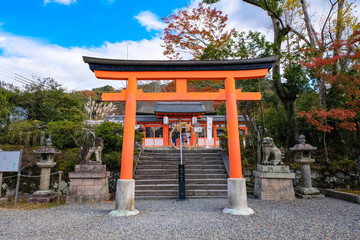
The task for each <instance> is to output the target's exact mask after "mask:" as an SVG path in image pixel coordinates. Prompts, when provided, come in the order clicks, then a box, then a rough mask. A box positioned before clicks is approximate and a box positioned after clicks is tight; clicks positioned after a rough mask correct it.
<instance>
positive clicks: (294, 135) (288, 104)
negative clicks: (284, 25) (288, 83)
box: [271, 16, 299, 147]
mask: <svg viewBox="0 0 360 240" xmlns="http://www.w3.org/2000/svg"><path fill="white" fill-rule="evenodd" d="M271 20H272V23H273V28H274V44H275V46H274V54H275V55H278V56H280V53H281V35H280V23H279V21H278V20H277V19H276V18H275V17H272V16H271ZM272 74H273V85H274V87H275V91H276V94H277V95H278V97H279V98H280V101H281V103H282V104H283V106H284V108H285V111H286V115H287V121H288V122H289V124H290V128H291V136H290V137H289V138H288V141H287V145H288V146H290V147H291V146H293V145H295V144H296V143H297V140H298V138H299V130H298V122H297V115H296V109H295V99H293V98H292V97H289V96H288V94H287V93H286V91H285V88H284V86H283V85H282V83H281V77H280V60H277V61H276V62H275V63H274V65H273V68H272Z"/></svg>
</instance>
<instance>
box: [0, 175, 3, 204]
mask: <svg viewBox="0 0 360 240" xmlns="http://www.w3.org/2000/svg"><path fill="white" fill-rule="evenodd" d="M2 180H3V172H0V198H1V190H2Z"/></svg>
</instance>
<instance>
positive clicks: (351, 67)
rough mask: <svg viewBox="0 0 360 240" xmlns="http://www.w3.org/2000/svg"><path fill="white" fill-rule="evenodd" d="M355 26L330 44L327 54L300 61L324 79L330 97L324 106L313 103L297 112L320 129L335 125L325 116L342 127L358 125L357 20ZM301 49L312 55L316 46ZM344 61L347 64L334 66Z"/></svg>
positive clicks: (359, 36)
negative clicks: (348, 33) (329, 122)
mask: <svg viewBox="0 0 360 240" xmlns="http://www.w3.org/2000/svg"><path fill="white" fill-rule="evenodd" d="M356 29H357V30H355V31H354V32H353V34H351V35H350V36H349V38H348V39H346V40H339V41H337V42H334V43H333V44H331V45H329V47H328V53H327V54H322V55H321V56H320V57H318V56H316V53H315V56H314V57H312V58H310V59H309V61H307V62H304V63H303V65H304V66H305V67H306V68H308V69H310V70H311V71H312V73H313V75H314V76H315V77H316V78H317V79H321V80H322V81H324V83H325V84H326V85H327V86H328V87H327V93H328V95H329V96H330V97H331V98H330V97H329V98H330V99H329V100H328V101H327V102H329V104H327V105H328V106H327V108H325V107H324V106H321V107H316V106H314V107H313V108H312V109H311V110H310V111H307V112H305V111H302V112H300V116H304V117H305V118H306V121H307V122H308V123H310V124H311V125H313V126H315V127H316V128H317V129H318V130H319V131H323V132H331V130H333V129H334V127H335V126H331V125H329V124H328V121H327V120H330V121H331V122H334V123H336V127H339V128H342V129H346V130H350V131H355V130H357V129H359V122H358V118H356V117H357V114H358V113H359V110H360V76H359V70H360V63H359V60H360V49H359V43H360V30H359V29H360V24H359V25H358V26H357V27H356ZM303 51H304V52H306V53H308V52H309V54H310V55H311V54H312V52H314V51H315V50H314V49H310V50H307V49H304V50H303ZM334 51H336V54H335V53H334ZM344 61H345V63H344V64H346V65H347V66H346V68H344V67H343V68H341V67H339V66H337V65H341V64H342V62H344Z"/></svg>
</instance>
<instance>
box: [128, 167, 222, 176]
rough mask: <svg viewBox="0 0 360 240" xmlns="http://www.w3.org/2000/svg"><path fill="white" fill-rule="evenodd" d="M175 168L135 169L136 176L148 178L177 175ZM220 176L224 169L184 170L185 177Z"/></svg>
mask: <svg viewBox="0 0 360 240" xmlns="http://www.w3.org/2000/svg"><path fill="white" fill-rule="evenodd" d="M178 171H179V170H178V169H177V168H173V169H136V172H135V174H136V175H148V176H149V177H151V176H153V175H160V174H165V175H167V174H177V173H178ZM201 173H203V174H221V173H226V170H225V168H222V169H192V168H191V169H188V168H186V169H185V177H186V175H187V174H201Z"/></svg>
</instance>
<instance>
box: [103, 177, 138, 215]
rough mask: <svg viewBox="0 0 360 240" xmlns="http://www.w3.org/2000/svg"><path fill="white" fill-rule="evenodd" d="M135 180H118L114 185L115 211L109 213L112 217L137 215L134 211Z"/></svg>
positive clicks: (136, 211)
mask: <svg viewBox="0 0 360 240" xmlns="http://www.w3.org/2000/svg"><path fill="white" fill-rule="evenodd" d="M134 205H135V180H134V179H118V180H117V184H116V198H115V209H114V210H113V211H111V212H110V214H109V215H110V216H113V217H126V216H133V215H136V214H138V213H139V211H138V210H136V209H135V207H134Z"/></svg>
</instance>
